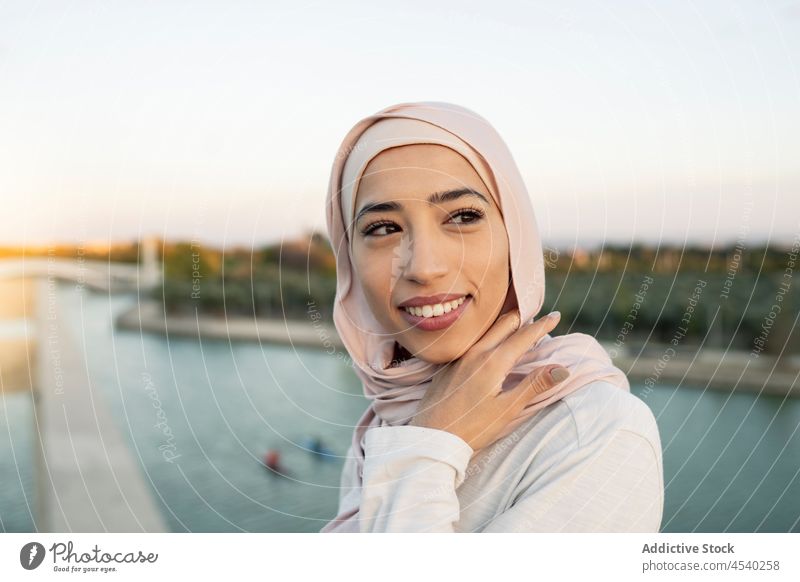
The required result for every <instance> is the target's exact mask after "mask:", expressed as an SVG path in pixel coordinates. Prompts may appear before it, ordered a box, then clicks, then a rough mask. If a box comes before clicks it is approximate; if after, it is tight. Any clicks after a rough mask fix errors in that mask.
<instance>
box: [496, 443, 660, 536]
mask: <svg viewBox="0 0 800 582" xmlns="http://www.w3.org/2000/svg"><path fill="white" fill-rule="evenodd" d="M663 492H664V488H663V468H662V459H661V451H660V446H659V447H654V446H653V443H652V442H651V441H650V440H649V439H648V438H646V437H645V436H643V435H641V434H639V433H637V432H632V431H630V430H626V429H618V430H616V431H615V432H614V433H613V434H612V436H611V437H610V439H609V440H608V442H607V443H603V446H602V448H599V447H594V446H588V447H582V448H579V449H577V450H576V451H574V453H573V454H570V455H567V456H565V458H564V460H563V461H562V462H561V463H559V464H558V465H556V466H554V467H552V468H551V469H550V470H548V471H547V472H546V473H544V474H543V475H542V476H541V477H539V478H538V479H537V480H535V481H534V482H532V483H531V484H530V485H529V486H527V487H526V488H524V489H523V490H522V492H521V493H519V494H518V495H517V496H516V498H515V500H514V502H513V503H512V505H511V507H509V508H508V509H507V510H506V511H505V512H503V513H501V514H500V515H498V516H496V517H495V518H494V519H493V520H492V521H491V522H489V523H488V524H487V525H486V527H485V528H484V529H483V531H484V532H487V533H492V532H562V531H563V532H658V531H659V528H660V526H661V518H662V515H663V507H664V493H663Z"/></svg>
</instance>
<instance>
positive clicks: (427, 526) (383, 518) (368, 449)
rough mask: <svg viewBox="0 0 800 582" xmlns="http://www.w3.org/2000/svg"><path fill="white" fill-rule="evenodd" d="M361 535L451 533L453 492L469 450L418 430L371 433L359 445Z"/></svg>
mask: <svg viewBox="0 0 800 582" xmlns="http://www.w3.org/2000/svg"><path fill="white" fill-rule="evenodd" d="M364 449H365V450H364V457H365V458H364V468H363V483H362V491H361V507H360V510H359V526H360V531H361V532H452V531H454V529H453V523H454V522H457V521H458V519H459V515H460V508H459V501H458V496H457V495H456V489H457V488H458V486H459V485H460V484H461V483H462V482H463V481H464V478H465V476H466V469H467V465H468V464H469V460H470V458H471V457H472V454H473V452H474V451H473V449H472V448H471V447H470V446H469V445H468V444H467V443H466V442H465V441H464V440H463V439H461V438H460V437H458V436H456V435H455V434H453V433H450V432H447V431H444V430H438V429H433V428H427V427H420V426H410V425H402V426H383V427H373V428H371V429H369V430H368V431H367V433H366V436H365V440H364Z"/></svg>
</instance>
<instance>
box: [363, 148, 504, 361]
mask: <svg viewBox="0 0 800 582" xmlns="http://www.w3.org/2000/svg"><path fill="white" fill-rule="evenodd" d="M431 192H434V193H433V194H431ZM483 192H487V194H483ZM356 202H357V204H362V205H363V206H362V208H361V210H360V211H359V212H358V216H357V219H356V224H355V232H354V234H353V242H352V250H353V267H354V269H355V272H356V274H357V277H358V280H359V282H360V284H361V286H362V288H363V289H364V294H365V296H366V299H367V302H368V304H369V307H370V309H371V310H372V312H373V313H374V314H375V317H376V319H377V320H378V322H379V323H380V324H381V325H382V326H383V328H384V329H386V330H387V331H388V332H389V333H390V334H392V335H393V337H394V338H395V339H396V340H397V342H398V343H399V344H400V345H401V346H403V347H404V348H405V349H406V350H408V351H409V352H410V353H412V354H415V355H416V356H417V357H421V358H423V359H425V360H426V361H428V362H433V363H437V364H443V363H447V362H451V361H453V360H455V359H457V358H459V357H461V356H462V355H463V354H464V352H466V351H467V349H468V348H469V347H470V346H471V345H472V344H474V343H475V342H476V341H477V340H478V338H479V337H481V336H482V335H483V334H484V333H485V332H486V330H487V329H488V328H489V326H491V324H492V323H493V322H494V321H495V320H496V319H497V316H498V314H499V313H500V310H501V308H502V307H503V304H504V302H505V301H506V298H507V296H508V289H509V263H508V240H507V238H506V231H505V227H504V226H503V217H502V215H501V213H500V209H499V208H498V207H497V205H496V204H495V203H494V201H493V200H492V198H491V196H490V195H489V194H488V190H487V188H486V186H485V184H483V181H482V180H481V178H480V176H479V175H478V173H477V172H476V171H475V169H474V168H473V167H472V166H471V165H470V163H469V162H468V161H467V160H466V159H464V157H463V156H461V155H460V154H459V153H457V152H456V151H454V150H452V149H450V148H448V147H444V146H441V145H436V144H414V145H406V146H402V147H395V148H391V149H388V150H384V151H383V152H381V153H380V154H378V155H377V156H376V157H374V158H373V159H372V160H371V161H370V162H369V164H368V165H367V166H366V169H365V171H364V174H363V176H362V178H361V180H360V182H359V186H358V193H357V196H356ZM398 254H399V256H398ZM401 267H402V275H401V273H400V271H401ZM479 290H480V291H479ZM431 332H440V333H431Z"/></svg>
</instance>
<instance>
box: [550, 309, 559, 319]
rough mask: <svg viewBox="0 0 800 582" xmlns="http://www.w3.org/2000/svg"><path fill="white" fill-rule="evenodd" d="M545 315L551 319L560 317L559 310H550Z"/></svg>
mask: <svg viewBox="0 0 800 582" xmlns="http://www.w3.org/2000/svg"><path fill="white" fill-rule="evenodd" d="M547 317H552V318H553V319H561V312H560V311H551V312H550V313H548V314H547Z"/></svg>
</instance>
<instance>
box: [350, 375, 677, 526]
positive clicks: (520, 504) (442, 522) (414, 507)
mask: <svg viewBox="0 0 800 582" xmlns="http://www.w3.org/2000/svg"><path fill="white" fill-rule="evenodd" d="M472 455H473V450H472V448H471V447H470V446H469V445H468V444H467V443H466V442H465V441H464V440H463V439H461V438H460V437H458V436H456V435H454V434H452V433H450V432H447V431H443V430H438V429H432V428H425V427H417V426H408V425H405V426H385V427H376V428H372V429H369V430H368V431H367V433H366V435H365V461H364V470H363V486H362V487H360V488H359V487H357V486H355V483H356V474H355V471H356V464H355V460H354V459H353V457H352V449H351V450H348V454H347V457H348V458H347V460H346V461H345V465H344V468H343V470H342V477H341V487H342V489H341V494H340V498H339V510H340V511H342V510H343V509H345V508H352V507H358V508H359V515H358V519H359V525H360V530H361V531H362V532H562V531H563V532H658V531H659V527H660V525H661V518H662V514H663V507H664V480H663V466H662V456H661V441H660V438H659V433H658V426H657V424H656V420H655V417H654V416H653V413H652V412H651V410H650V408H649V407H648V406H647V405H646V404H645V403H644V402H643V401H642V400H640V399H639V398H638V397H636V396H635V395H634V394H631V393H630V392H628V391H626V390H622V389H620V388H618V387H617V386H614V385H613V384H610V383H608V382H603V381H599V382H593V383H591V384H587V385H586V386H584V387H582V388H580V389H578V390H576V391H575V392H573V393H571V394H569V395H567V396H566V397H564V398H562V399H561V400H559V401H557V402H554V403H553V404H550V405H549V406H546V407H545V408H543V409H541V410H539V411H537V413H536V414H534V415H533V417H531V418H530V419H529V420H528V421H527V422H525V423H523V424H522V425H520V426H519V427H518V428H517V429H516V430H515V431H514V432H512V433H511V434H509V435H508V436H506V437H504V438H502V439H500V440H498V441H497V442H495V443H494V444H492V445H490V446H489V447H486V448H484V449H482V450H481V451H479V452H478V453H477V454H475V456H474V457H472ZM471 457H472V458H471Z"/></svg>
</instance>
